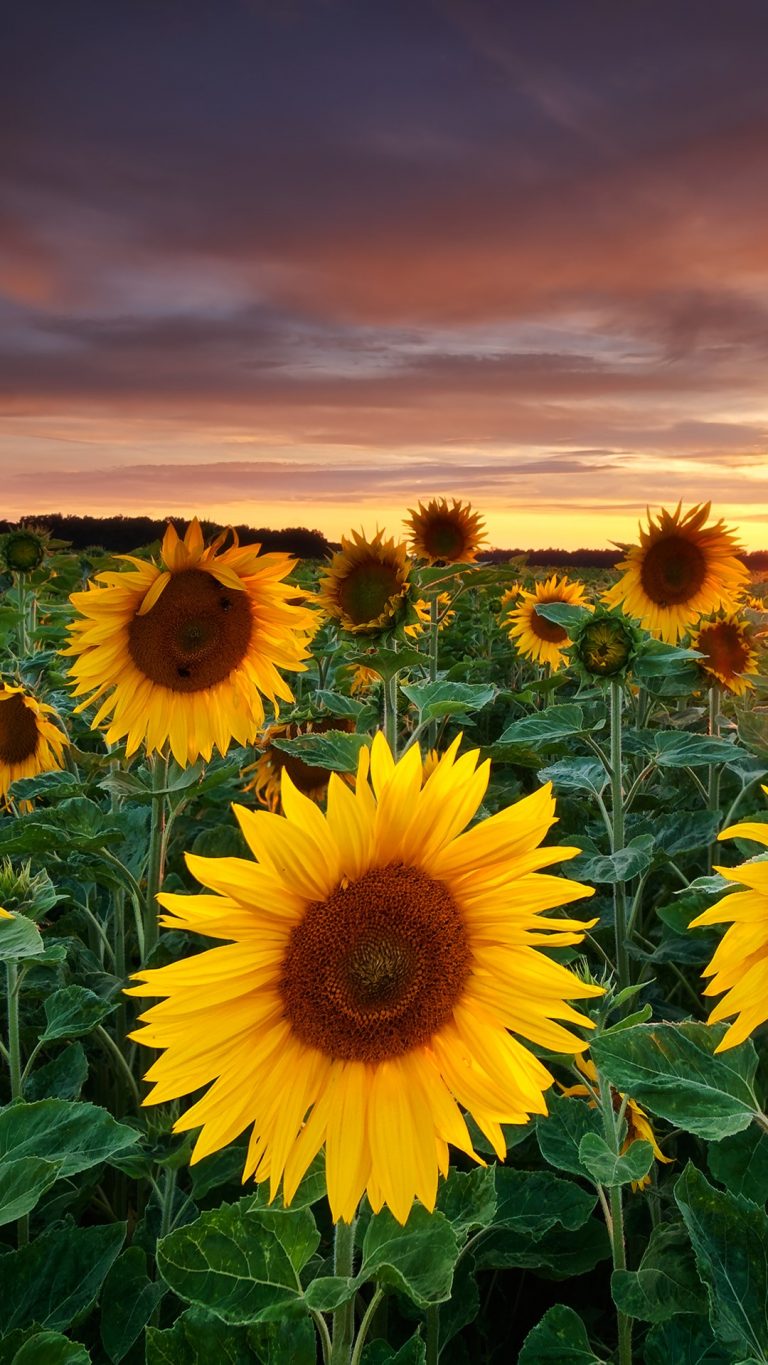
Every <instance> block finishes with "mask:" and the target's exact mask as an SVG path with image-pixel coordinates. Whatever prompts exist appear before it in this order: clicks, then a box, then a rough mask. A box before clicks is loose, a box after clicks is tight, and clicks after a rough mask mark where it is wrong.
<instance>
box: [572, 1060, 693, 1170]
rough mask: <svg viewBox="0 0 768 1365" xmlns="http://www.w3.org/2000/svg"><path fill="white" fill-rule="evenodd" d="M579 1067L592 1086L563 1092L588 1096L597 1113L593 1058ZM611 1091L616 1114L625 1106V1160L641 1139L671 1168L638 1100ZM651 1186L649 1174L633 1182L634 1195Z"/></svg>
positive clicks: (577, 1086)
mask: <svg viewBox="0 0 768 1365" xmlns="http://www.w3.org/2000/svg"><path fill="white" fill-rule="evenodd" d="M576 1066H577V1067H578V1069H579V1071H580V1072H581V1074H582V1076H586V1078H587V1081H588V1082H589V1084H588V1085H561V1086H560V1090H561V1091H562V1093H563V1094H564V1095H569V1096H575V1095H584V1096H586V1098H587V1101H588V1104H589V1107H590V1109H596V1108H597V1107H598V1103H599V1100H598V1093H599V1091H598V1087H599V1084H600V1082H599V1078H598V1074H597V1067H596V1066H595V1064H594V1062H593V1061H592V1058H591V1057H577V1058H576ZM610 1090H611V1104H612V1105H613V1109H614V1112H615V1113H618V1112H619V1110H620V1109H621V1107H622V1105H624V1122H625V1123H626V1125H627V1131H626V1133H625V1134H624V1139H623V1141H622V1144H621V1148H620V1155H621V1156H623V1155H624V1153H625V1152H628V1151H629V1149H630V1147H631V1146H632V1143H633V1142H637V1141H638V1139H640V1140H642V1141H643V1142H649V1143H650V1144H651V1147H652V1148H653V1155H654V1158H655V1160H656V1161H663V1162H664V1164H665V1166H668V1165H669V1164H670V1163H671V1161H672V1157H671V1156H665V1155H664V1153H663V1152H662V1150H661V1148H660V1146H659V1144H658V1142H657V1141H656V1134H655V1133H654V1131H653V1124H652V1123H651V1120H650V1119H649V1117H648V1115H647V1114H646V1112H645V1110H644V1109H641V1108H640V1105H639V1104H638V1103H637V1101H636V1100H633V1099H632V1098H631V1097H629V1096H627V1095H624V1094H622V1092H621V1091H620V1090H615V1089H614V1087H613V1086H611V1087H610ZM650 1183H651V1173H650V1171H649V1172H648V1174H647V1175H644V1176H643V1177H642V1179H641V1180H633V1181H632V1189H633V1191H634V1192H635V1193H637V1191H638V1190H644V1189H645V1187H646V1185H650Z"/></svg>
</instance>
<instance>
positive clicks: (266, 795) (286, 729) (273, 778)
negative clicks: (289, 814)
mask: <svg viewBox="0 0 768 1365" xmlns="http://www.w3.org/2000/svg"><path fill="white" fill-rule="evenodd" d="M354 728H355V723H354V721H353V720H350V719H349V717H346V716H331V717H329V718H327V719H319V720H309V721H304V722H302V723H301V724H295V725H270V727H269V729H268V730H266V731H265V732H264V734H263V735H262V737H261V739H260V740H259V748H260V749H261V754H260V756H259V758H257V760H256V762H255V763H251V764H249V766H248V767H247V768H243V771H242V774H241V776H242V777H246V776H247V777H248V779H249V780H248V782H246V784H245V786H244V787H243V791H244V792H253V794H254V796H255V797H256V800H257V801H258V802H259V803H260V804H261V805H262V806H266V807H267V809H268V810H272V811H275V810H278V809H279V807H280V775H281V773H282V772H283V769H285V771H286V772H287V773H288V776H289V777H290V779H291V781H292V782H293V784H294V786H295V787H297V788H298V790H299V791H300V792H302V794H303V795H304V796H308V797H309V798H310V800H311V801H322V800H323V797H324V796H325V793H326V791H327V790H328V782H329V780H330V776H331V771H332V769H330V768H322V767H319V766H317V765H316V764H311V763H305V762H304V759H303V758H299V757H298V755H297V754H289V753H286V751H285V750H284V749H278V748H276V746H275V745H274V744H273V743H272V741H273V740H274V739H296V738H297V737H298V736H299V735H308V734H315V735H322V734H325V733H326V732H327V731H328V730H344V731H346V732H347V733H348V732H349V731H351V730H354Z"/></svg>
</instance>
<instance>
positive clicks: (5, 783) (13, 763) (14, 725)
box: [0, 683, 69, 810]
mask: <svg viewBox="0 0 768 1365" xmlns="http://www.w3.org/2000/svg"><path fill="white" fill-rule="evenodd" d="M55 715H56V712H55V711H54V709H53V707H52V706H47V705H46V703H45V702H42V701H37V700H36V698H35V697H33V696H32V695H31V694H30V693H29V692H25V691H24V689H23V688H22V687H12V686H10V685H9V684H6V683H0V799H2V800H5V799H6V798H7V796H8V790H9V788H10V786H11V783H13V782H16V781H18V779H19V778H21V777H37V774H38V773H47V772H51V771H52V770H53V769H54V768H61V767H62V765H63V761H64V751H65V749H66V747H67V745H68V744H69V739H68V738H67V736H66V735H65V734H64V732H63V730H61V729H59V726H58V725H57V724H56V722H55V720H52V719H51V717H55ZM23 808H24V809H25V810H28V809H31V806H30V805H29V803H28V802H24V803H23Z"/></svg>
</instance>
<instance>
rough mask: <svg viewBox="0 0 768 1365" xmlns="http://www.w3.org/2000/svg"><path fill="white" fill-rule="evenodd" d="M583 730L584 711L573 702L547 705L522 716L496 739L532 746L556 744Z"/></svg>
mask: <svg viewBox="0 0 768 1365" xmlns="http://www.w3.org/2000/svg"><path fill="white" fill-rule="evenodd" d="M583 730H584V712H583V711H582V709H581V707H580V706H576V705H575V703H574V702H564V703H563V704H562V705H561V706H548V707H547V709H546V711H537V712H536V714H535V715H533V716H523V718H522V720H514V721H513V722H512V724H511V725H508V726H507V728H506V730H505V731H504V733H503V734H502V735H501V737H500V738H499V740H498V743H499V744H526V745H531V746H532V747H533V748H536V747H539V746H543V745H546V744H556V743H557V742H558V740H561V739H568V738H569V736H571V735H579V734H581V733H582V731H583Z"/></svg>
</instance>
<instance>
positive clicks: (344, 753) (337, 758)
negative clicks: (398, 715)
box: [271, 730, 371, 773]
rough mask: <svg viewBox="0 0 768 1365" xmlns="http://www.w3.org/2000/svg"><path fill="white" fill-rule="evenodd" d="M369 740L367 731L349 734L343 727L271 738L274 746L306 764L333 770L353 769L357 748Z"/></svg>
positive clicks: (343, 771) (358, 749)
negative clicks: (292, 737)
mask: <svg viewBox="0 0 768 1365" xmlns="http://www.w3.org/2000/svg"><path fill="white" fill-rule="evenodd" d="M370 742H371V737H370V735H350V734H348V733H347V731H346V730H324V731H323V733H322V734H319V735H316V734H309V735H297V737H296V739H278V738H277V736H276V737H275V738H274V739H273V740H272V741H271V743H272V744H274V746H275V748H276V749H282V750H284V751H285V753H287V754H294V755H295V756H296V758H300V759H301V760H302V761H303V762H304V763H307V764H309V766H310V768H329V769H330V770H331V772H334V773H353V772H356V771H357V763H358V758H359V755H360V750H361V749H362V748H364V747H365V746H366V745H367V744H370Z"/></svg>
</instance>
